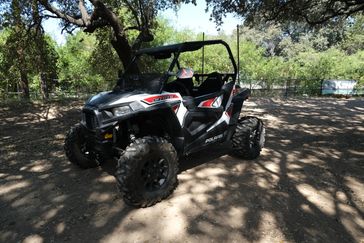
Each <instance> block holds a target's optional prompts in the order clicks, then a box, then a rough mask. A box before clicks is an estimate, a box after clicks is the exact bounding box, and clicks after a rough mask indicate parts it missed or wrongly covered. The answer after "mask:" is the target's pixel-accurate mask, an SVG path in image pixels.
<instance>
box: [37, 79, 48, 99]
mask: <svg viewBox="0 0 364 243" xmlns="http://www.w3.org/2000/svg"><path fill="white" fill-rule="evenodd" d="M39 79H40V90H41V92H42V98H43V100H48V98H49V92H48V85H47V77H46V74H45V73H40V75H39Z"/></svg>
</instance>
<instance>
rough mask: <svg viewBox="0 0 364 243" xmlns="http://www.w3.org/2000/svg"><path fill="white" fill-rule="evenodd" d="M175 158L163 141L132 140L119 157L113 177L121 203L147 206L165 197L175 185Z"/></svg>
mask: <svg viewBox="0 0 364 243" xmlns="http://www.w3.org/2000/svg"><path fill="white" fill-rule="evenodd" d="M177 173H178V158H177V152H176V150H175V149H174V147H173V145H172V144H171V143H169V142H168V141H167V140H165V139H164V138H160V137H152V136H147V137H143V138H138V139H136V140H135V141H134V142H133V143H131V144H130V145H129V146H128V147H127V148H126V150H125V153H124V154H123V155H121V157H120V159H119V161H118V165H117V170H116V173H115V177H116V179H117V182H118V187H119V189H120V191H121V192H122V194H123V198H124V201H125V202H126V203H127V204H129V205H131V206H134V207H149V206H152V205H154V204H156V203H157V202H159V201H161V200H162V199H164V198H166V197H168V196H169V195H170V194H171V193H172V192H173V190H174V189H175V188H176V186H177Z"/></svg>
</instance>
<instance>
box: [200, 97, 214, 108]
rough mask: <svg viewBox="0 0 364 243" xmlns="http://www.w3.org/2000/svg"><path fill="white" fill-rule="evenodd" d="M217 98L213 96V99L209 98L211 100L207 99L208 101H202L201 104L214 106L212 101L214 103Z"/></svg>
mask: <svg viewBox="0 0 364 243" xmlns="http://www.w3.org/2000/svg"><path fill="white" fill-rule="evenodd" d="M215 100H216V98H212V99H209V100H206V101H203V102H202V103H201V106H202V107H211V106H212V103H214V101H215Z"/></svg>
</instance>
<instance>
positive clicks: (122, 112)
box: [112, 105, 131, 116]
mask: <svg viewBox="0 0 364 243" xmlns="http://www.w3.org/2000/svg"><path fill="white" fill-rule="evenodd" d="M130 111H131V109H130V107H129V106H128V105H126V106H121V107H117V108H114V109H112V113H113V114H114V116H122V115H125V114H126V113H129V112H130Z"/></svg>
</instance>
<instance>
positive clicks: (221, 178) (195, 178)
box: [0, 99, 364, 243]
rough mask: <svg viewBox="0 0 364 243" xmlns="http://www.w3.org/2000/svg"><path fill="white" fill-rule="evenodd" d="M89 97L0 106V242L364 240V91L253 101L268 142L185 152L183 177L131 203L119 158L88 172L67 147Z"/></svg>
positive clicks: (251, 106)
mask: <svg viewBox="0 0 364 243" xmlns="http://www.w3.org/2000/svg"><path fill="white" fill-rule="evenodd" d="M81 105H82V102H63V103H51V104H48V105H41V104H28V105H4V104H3V105H0V242H64V241H67V242H360V243H364V100H363V99H362V100H355V99H347V100H345V99H342V100H340V99H304V100H298V99H297V100H277V99H256V100H254V99H253V100H251V101H249V102H247V103H246V107H245V113H246V114H254V115H257V116H259V117H262V118H263V119H264V121H265V123H266V126H267V139H266V140H267V141H266V148H264V150H263V151H262V155H261V156H260V157H259V158H258V159H256V160H254V161H244V160H240V159H237V158H234V157H230V156H229V155H226V154H227V153H228V151H229V147H228V146H227V145H217V146H215V147H214V148H212V149H209V150H204V151H202V152H200V153H198V154H195V155H191V156H190V157H187V158H183V159H181V161H180V167H181V172H180V174H179V176H178V178H179V181H180V184H179V186H178V187H177V189H176V191H175V192H174V193H173V195H172V196H171V197H170V198H168V199H167V200H165V201H163V202H161V203H159V204H157V205H155V206H153V207H150V208H146V209H134V208H131V207H129V206H126V205H125V204H124V203H123V201H122V199H121V197H120V195H119V193H118V191H117V188H116V182H115V179H114V177H113V172H114V169H115V163H113V162H112V161H110V162H108V163H106V164H104V165H102V166H101V167H100V168H97V169H90V170H81V169H79V168H76V167H74V166H72V165H71V164H69V163H68V161H67V159H66V158H65V156H64V153H63V148H62V146H63V140H64V134H65V132H66V131H67V130H68V129H69V127H70V126H71V125H72V124H74V123H76V122H77V121H78V120H79V118H80V113H79V109H80V107H81Z"/></svg>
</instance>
